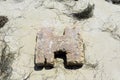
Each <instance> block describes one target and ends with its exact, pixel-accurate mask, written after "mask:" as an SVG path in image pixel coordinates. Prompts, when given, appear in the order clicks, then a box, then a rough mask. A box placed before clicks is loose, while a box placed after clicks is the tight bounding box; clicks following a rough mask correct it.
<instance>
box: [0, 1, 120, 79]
mask: <svg viewBox="0 0 120 80" xmlns="http://www.w3.org/2000/svg"><path fill="white" fill-rule="evenodd" d="M91 1H92V3H94V4H95V8H94V10H93V16H92V17H91V18H87V19H83V20H76V19H73V18H72V17H71V15H70V14H71V13H72V12H77V13H79V12H82V11H83V10H84V9H86V7H87V6H88V3H91ZM74 2H75V3H76V4H77V5H78V6H77V5H76V7H77V8H76V7H75V8H74V9H73V8H72V7H71V6H72V5H73V3H74ZM70 3H71V4H70ZM66 4H68V5H66ZM69 5H70V6H69ZM0 15H2V16H7V17H8V19H9V22H8V23H7V24H6V25H4V27H2V28H0V40H3V39H4V40H5V41H6V42H7V45H9V48H10V51H13V52H15V53H16V54H15V59H14V61H13V62H12V65H11V67H12V73H11V76H9V80H120V37H119V36H120V27H119V26H120V6H119V5H114V4H111V3H108V2H106V1H105V0H78V1H73V0H61V1H60V0H0ZM41 26H42V27H53V28H54V29H55V33H54V34H55V35H57V36H58V35H62V34H63V32H64V29H65V28H66V27H69V28H73V27H76V28H78V29H77V30H78V31H80V34H81V36H82V39H83V41H84V43H85V46H84V47H85V63H84V65H83V66H82V68H78V69H75V68H72V69H66V68H64V65H63V59H60V58H56V59H55V61H54V62H55V65H54V68H52V69H49V70H48V69H45V68H43V69H42V70H39V71H36V70H34V53H35V44H36V41H35V40H36V34H37V32H38V30H40V28H41ZM0 44H2V43H0ZM3 47H4V46H3ZM0 49H2V48H0ZM0 54H1V53H0ZM0 66H1V65H0ZM1 80H3V79H1Z"/></svg>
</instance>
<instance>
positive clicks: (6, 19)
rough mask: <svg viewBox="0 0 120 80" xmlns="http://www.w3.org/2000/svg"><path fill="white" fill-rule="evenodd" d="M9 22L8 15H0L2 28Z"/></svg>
mask: <svg viewBox="0 0 120 80" xmlns="http://www.w3.org/2000/svg"><path fill="white" fill-rule="evenodd" d="M7 22H8V18H7V17H6V16H0V28H2V27H3V26H4V25H5V24H6V23H7Z"/></svg>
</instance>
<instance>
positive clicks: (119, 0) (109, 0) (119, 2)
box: [105, 0, 120, 4]
mask: <svg viewBox="0 0 120 80" xmlns="http://www.w3.org/2000/svg"><path fill="white" fill-rule="evenodd" d="M105 1H107V2H110V3H112V4H120V0H105Z"/></svg>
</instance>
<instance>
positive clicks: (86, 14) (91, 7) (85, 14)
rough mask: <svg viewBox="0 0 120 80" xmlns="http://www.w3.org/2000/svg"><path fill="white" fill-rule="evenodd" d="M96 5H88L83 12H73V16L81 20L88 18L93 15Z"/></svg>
mask: <svg viewBox="0 0 120 80" xmlns="http://www.w3.org/2000/svg"><path fill="white" fill-rule="evenodd" d="M94 6H95V5H90V4H89V5H88V7H87V8H85V9H84V10H83V11H82V12H80V13H73V14H72V15H73V17H74V18H76V19H78V20H81V19H87V18H90V17H92V16H93V10H94Z"/></svg>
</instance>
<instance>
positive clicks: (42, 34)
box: [35, 28, 84, 66]
mask: <svg viewBox="0 0 120 80" xmlns="http://www.w3.org/2000/svg"><path fill="white" fill-rule="evenodd" d="M57 51H62V52H63V53H59V52H58V53H55V52H57ZM83 51H84V50H83V41H82V39H81V36H80V33H79V32H77V30H75V29H70V28H66V29H65V31H64V33H63V35H62V36H56V35H54V34H53V29H52V28H42V29H41V31H39V32H38V34H37V43H36V52H35V64H36V65H37V66H43V65H48V66H49V65H51V66H53V65H54V58H55V57H54V55H55V54H56V55H59V54H65V53H66V54H65V55H66V65H67V66H69V65H81V64H83V62H84V53H83ZM63 57H64V56H63Z"/></svg>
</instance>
